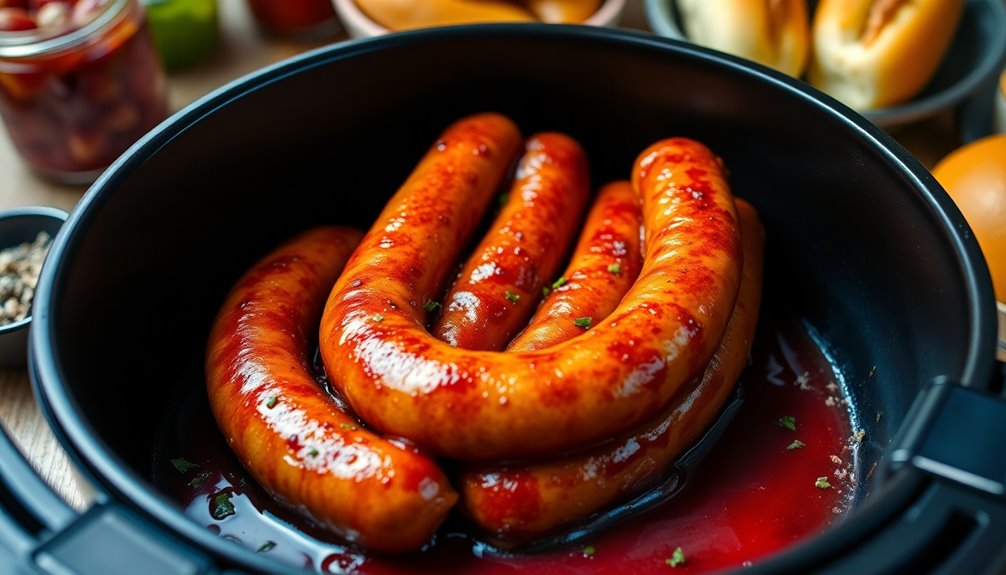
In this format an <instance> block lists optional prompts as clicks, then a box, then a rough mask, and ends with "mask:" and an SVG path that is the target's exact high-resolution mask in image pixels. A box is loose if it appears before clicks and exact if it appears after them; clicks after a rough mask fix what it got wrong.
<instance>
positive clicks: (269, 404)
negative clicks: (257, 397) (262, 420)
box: [265, 395, 276, 409]
mask: <svg viewBox="0 0 1006 575" xmlns="http://www.w3.org/2000/svg"><path fill="white" fill-rule="evenodd" d="M265 406H266V407H267V408H269V409H272V408H274V407H276V396H275V395H274V396H272V397H270V398H269V399H268V400H266V402H265Z"/></svg>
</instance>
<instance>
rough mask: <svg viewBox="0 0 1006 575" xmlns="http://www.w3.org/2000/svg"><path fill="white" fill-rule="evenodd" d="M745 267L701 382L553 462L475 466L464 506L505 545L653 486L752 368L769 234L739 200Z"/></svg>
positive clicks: (465, 473)
mask: <svg viewBox="0 0 1006 575" xmlns="http://www.w3.org/2000/svg"><path fill="white" fill-rule="evenodd" d="M737 211H738V215H739V217H740V220H741V233H742V243H743V248H744V266H743V276H742V279H741V287H740V295H739V297H738V299H737V305H736V306H735V307H734V311H733V315H732V316H731V318H730V322H729V323H728V324H727V330H726V333H725V334H724V336H723V340H722V341H721V342H720V345H719V349H718V350H717V351H716V353H715V355H713V358H712V360H711V361H710V363H709V366H708V367H707V368H706V371H705V373H704V374H703V375H702V377H701V378H700V379H699V380H698V382H697V383H696V385H694V386H693V387H692V388H691V389H688V390H687V391H686V392H684V393H683V394H682V395H681V396H680V399H677V400H676V401H675V402H674V403H673V404H672V406H671V407H670V408H669V409H668V410H667V411H665V412H664V413H663V414H662V415H661V416H659V417H658V418H656V419H654V420H653V421H652V422H650V423H648V424H646V425H645V426H643V428H642V429H640V430H637V431H635V432H631V433H628V434H625V435H623V436H622V437H619V438H617V439H616V440H615V441H612V442H610V443H606V444H603V445H601V446H598V447H596V448H592V449H590V450H589V451H587V452H584V453H580V454H576V455H573V456H569V457H565V458H562V459H558V460H556V461H551V462H543V463H530V464H509V465H507V464H504V465H485V464H481V465H469V466H466V467H464V468H462V470H461V472H460V478H459V487H458V489H459V491H460V492H461V506H462V507H461V508H462V510H463V512H464V513H465V514H466V515H468V516H469V517H470V518H471V519H472V521H474V522H475V524H477V525H478V526H479V527H481V528H482V529H484V530H486V531H487V532H489V533H490V534H492V535H493V536H495V537H496V538H498V539H499V540H500V542H502V543H506V542H507V541H513V542H520V541H522V540H526V539H529V538H535V537H540V536H542V535H545V534H547V533H549V532H551V531H554V530H556V529H557V528H559V527H562V526H563V525H565V524H568V523H569V522H571V521H574V520H575V519H577V518H582V517H585V516H588V515H590V514H591V513H594V512H596V511H599V510H602V509H605V508H607V507H610V506H611V505H613V504H615V503H617V502H618V501H621V500H625V499H626V498H627V497H629V496H631V495H634V494H636V493H639V492H640V491H641V489H643V488H645V487H647V486H649V485H652V484H653V482H654V481H655V480H657V479H658V478H660V477H661V476H662V475H663V474H664V473H665V472H666V470H667V469H668V468H669V467H670V466H671V465H672V464H673V463H674V460H675V459H677V458H678V457H679V456H680V455H681V454H682V453H683V452H684V450H685V449H686V448H688V447H689V446H690V445H691V444H692V443H694V442H695V440H696V439H698V438H699V436H700V435H701V434H702V432H703V431H704V430H705V429H706V428H707V427H708V425H709V423H710V422H711V421H712V420H713V418H714V417H715V415H716V413H717V412H718V411H719V409H720V408H721V407H722V405H723V403H724V402H725V401H726V399H727V398H728V397H729V396H730V393H731V392H732V391H733V389H734V386H735V384H736V382H737V380H738V379H739V377H740V375H741V372H742V371H743V370H744V367H745V366H746V365H747V358H748V352H749V351H750V348H751V343H752V341H753V339H754V333H755V327H756V325H757V323H758V309H759V302H760V300H761V285H762V259H763V258H762V256H763V245H764V239H765V232H764V229H763V227H762V225H761V222H760V221H759V219H758V214H757V213H756V212H755V210H754V208H753V207H751V205H750V204H748V203H747V202H744V201H742V200H738V201H737Z"/></svg>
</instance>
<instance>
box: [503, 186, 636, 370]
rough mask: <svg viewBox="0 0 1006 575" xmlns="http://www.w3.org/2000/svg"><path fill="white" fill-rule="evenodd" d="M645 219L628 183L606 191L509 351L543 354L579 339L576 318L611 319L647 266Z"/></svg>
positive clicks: (509, 346)
mask: <svg viewBox="0 0 1006 575" xmlns="http://www.w3.org/2000/svg"><path fill="white" fill-rule="evenodd" d="M642 220H643V212H642V206H641V205H640V201H639V194H637V193H636V192H635V190H633V189H632V185H631V184H630V183H629V182H627V181H619V182H612V183H610V184H608V185H606V186H604V187H603V188H602V189H601V191H600V192H599V193H598V196H597V199H596V200H595V201H594V205H593V206H592V207H591V209H590V213H589V214H588V215H587V220H586V222H584V224H583V231H582V232H581V233H580V240H579V242H578V243H577V245H576V249H575V250H574V251H573V256H572V258H570V262H569V265H568V266H567V267H566V270H565V271H564V272H563V273H562V274H561V275H560V276H559V277H558V278H557V279H556V281H555V282H552V283H551V284H550V285H547V286H546V288H545V289H546V290H548V292H547V294H546V295H545V299H544V301H543V302H542V303H541V305H540V306H539V307H538V309H537V311H535V313H534V316H533V317H532V318H531V321H530V322H529V323H528V325H527V327H526V328H525V329H524V331H522V332H521V333H520V334H519V335H518V336H517V337H516V338H514V339H513V341H511V342H510V344H509V345H508V346H507V350H509V351H533V350H536V349H544V348H546V347H549V346H552V345H555V344H557V343H559V342H561V341H566V340H568V339H571V338H573V337H576V336H577V335H579V334H581V333H582V332H583V328H581V327H579V326H577V325H576V324H575V323H574V320H575V319H577V318H582V317H589V318H591V320H592V321H598V322H600V321H601V320H602V319H603V318H606V317H608V315H609V314H610V313H611V312H612V311H614V310H615V308H616V307H617V306H618V302H620V301H622V297H623V296H625V294H626V293H627V292H628V291H629V288H630V287H632V284H633V282H635V281H636V277H637V276H638V275H639V270H640V268H641V267H642V265H643V252H642V250H641V246H640V240H641V235H640V234H641V233H642V226H643V221H642Z"/></svg>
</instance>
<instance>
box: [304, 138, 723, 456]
mask: <svg viewBox="0 0 1006 575" xmlns="http://www.w3.org/2000/svg"><path fill="white" fill-rule="evenodd" d="M480 146H481V147H484V148H485V149H486V152H480V151H479V150H480ZM450 149H451V147H450V146H447V147H446V148H444V150H443V151H438V150H437V149H436V148H435V149H434V151H432V152H431V153H430V154H429V155H428V156H427V158H425V159H424V160H423V161H422V162H421V164H420V167H419V168H418V169H417V171H416V172H414V173H413V174H412V175H411V176H410V178H409V180H408V181H406V183H405V184H404V185H403V186H402V188H401V189H400V190H399V191H398V192H397V193H396V195H395V196H394V197H393V198H392V199H391V201H390V203H389V204H388V207H387V208H386V209H385V211H384V212H383V213H382V214H381V216H380V217H379V218H378V220H377V222H376V224H375V225H374V227H373V228H371V231H370V232H369V233H368V234H367V235H366V236H365V237H364V239H363V241H362V242H361V245H360V248H359V249H358V250H357V252H356V253H355V255H354V257H353V258H352V259H351V260H350V262H349V263H348V264H347V266H346V270H345V272H344V273H343V275H342V276H341V277H340V279H339V281H338V282H337V283H336V285H335V288H334V289H333V291H332V294H331V295H330V297H329V300H328V303H327V305H326V309H325V312H324V314H323V316H322V323H321V332H320V347H321V354H322V358H323V360H324V363H325V369H326V370H327V372H328V374H329V377H330V378H331V381H332V382H333V385H334V386H335V387H336V388H338V389H339V390H340V392H341V393H343V394H344V395H345V396H346V397H347V399H348V401H349V402H350V404H351V405H352V407H353V408H354V410H355V411H356V412H357V413H358V414H359V415H360V417H362V418H363V419H364V420H365V421H367V422H368V423H370V424H371V425H373V426H374V427H375V428H377V429H379V430H382V431H384V432H388V433H392V434H394V435H400V436H403V437H407V438H409V439H410V440H412V441H414V442H415V443H417V444H418V445H422V446H424V447H428V448H430V449H432V450H433V451H434V452H436V453H439V454H442V455H447V456H450V457H454V458H458V459H463V460H502V459H506V458H516V457H533V456H541V455H547V454H554V453H557V452H562V451H564V450H568V449H572V448H577V447H583V446H586V445H589V444H591V443H593V442H596V441H599V440H601V439H604V438H606V437H610V436H612V435H613V434H617V433H620V432H623V431H626V430H628V429H631V428H632V427H633V426H635V425H638V424H640V423H642V422H643V421H645V420H646V419H647V418H649V417H653V416H655V415H656V414H657V413H658V412H659V411H660V410H661V409H663V408H664V407H665V406H666V405H667V403H668V402H669V401H670V400H671V398H672V397H673V396H674V395H675V394H676V393H677V392H678V391H679V390H680V388H681V387H682V386H683V385H685V384H686V383H687V382H688V381H690V380H691V378H692V377H693V376H694V375H695V374H696V373H698V372H699V370H700V369H703V368H704V366H705V365H706V364H707V363H708V361H709V358H710V357H711V356H712V354H713V351H714V350H715V349H716V347H717V346H718V344H719V341H720V339H721V337H722V334H723V331H724V328H725V327H726V322H727V319H728V318H729V316H730V313H731V312H732V309H733V304H734V300H735V298H736V295H737V289H738V285H739V281H740V260H741V255H740V240H739V234H738V230H737V222H736V214H735V212H734V205H733V198H732V196H731V194H730V191H729V188H728V186H727V184H726V181H725V179H724V175H723V171H722V168H721V166H720V164H719V161H718V159H717V158H716V157H715V156H714V155H713V154H712V152H710V151H709V150H708V149H707V148H706V147H705V146H703V145H701V144H699V143H697V142H694V141H690V140H684V139H671V140H665V141H663V142H660V143H658V144H656V145H654V146H653V147H651V148H650V149H648V150H646V151H645V152H644V153H643V154H642V155H641V156H640V160H639V161H638V165H637V167H636V168H635V169H634V172H635V173H634V174H633V182H634V185H636V186H637V188H638V189H639V190H640V192H641V194H642V198H643V218H644V222H645V224H646V228H647V230H648V231H647V237H646V254H645V257H644V261H645V263H644V266H643V270H642V272H641V273H640V276H639V278H638V280H637V281H636V283H635V284H634V285H633V287H632V289H631V290H630V291H629V293H628V294H627V295H626V297H625V299H624V300H623V301H622V302H621V304H620V305H619V307H618V308H617V309H616V310H615V311H614V312H613V313H612V314H611V315H610V316H609V317H608V318H607V319H606V320H605V321H604V322H600V323H599V324H596V327H595V326H591V327H590V329H588V330H586V331H585V333H584V334H582V335H581V336H578V337H576V338H573V339H571V340H569V341H567V342H564V343H561V344H559V345H557V346H554V347H551V348H548V349H545V350H540V351H535V352H522V353H500V352H484V351H482V352H480V351H470V350H460V349H457V348H453V347H451V346H449V345H448V344H446V343H444V342H441V341H439V340H437V339H435V338H433V337H432V336H431V335H430V334H429V333H427V332H426V330H425V329H423V324H424V320H425V317H424V313H423V306H424V302H425V301H426V300H427V299H429V298H431V297H435V296H434V294H435V293H436V287H437V285H438V284H439V283H441V281H442V278H443V277H444V274H445V272H446V270H447V269H448V268H449V267H450V265H451V262H452V261H453V260H454V258H455V256H456V255H457V249H456V248H454V249H449V248H450V247H451V246H456V245H458V244H460V243H462V242H461V241H459V239H460V238H463V237H465V234H464V233H462V231H460V230H461V229H462V228H463V227H464V226H463V225H461V224H462V222H464V221H465V218H463V217H459V216H462V215H468V214H470V212H469V211H468V206H471V205H472V204H479V203H481V202H480V199H481V198H482V197H484V196H487V195H488V192H484V191H480V189H481V188H482V187H485V186H482V185H481V182H482V178H480V177H479V174H480V173H481V172H480V171H479V169H478V166H479V164H480V163H485V162H486V160H485V157H486V156H494V155H496V153H497V152H496V150H495V147H494V146H489V145H486V144H485V143H482V144H479V145H475V146H474V147H470V148H469V149H467V150H466V151H465V152H464V154H466V155H467V158H466V161H464V162H461V163H460V164H451V165H452V166H453V167H452V169H453V170H454V171H455V172H456V173H455V174H452V175H450V177H447V174H446V173H445V172H446V171H447V170H445V169H444V168H442V167H438V166H441V163H438V162H437V161H436V160H435V159H436V157H437V155H438V154H448V153H449V150H450ZM483 205H484V203H483ZM468 219H477V218H468ZM378 315H379V316H381V317H382V318H383V321H381V322H377V321H374V319H373V318H374V317H375V316H378Z"/></svg>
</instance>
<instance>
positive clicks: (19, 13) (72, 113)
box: [0, 0, 167, 183]
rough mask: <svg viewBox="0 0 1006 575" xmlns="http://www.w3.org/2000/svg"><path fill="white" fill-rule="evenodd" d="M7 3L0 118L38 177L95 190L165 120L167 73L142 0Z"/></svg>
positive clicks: (1, 16)
mask: <svg viewBox="0 0 1006 575" xmlns="http://www.w3.org/2000/svg"><path fill="white" fill-rule="evenodd" d="M19 1H20V4H21V5H20V6H18V5H14V6H11V4H12V2H14V3H17V2H19ZM4 5H5V6H6V7H4V8H0V116H2V117H3V121H4V124H5V125H6V127H7V134H8V135H9V136H10V139H11V141H12V142H13V143H14V147H15V148H16V149H17V150H18V152H19V153H20V154H21V156H22V158H23V159H24V161H25V162H26V163H27V164H28V165H29V166H30V167H31V168H32V169H33V170H35V171H36V172H38V173H39V174H41V175H42V176H44V177H47V178H49V179H52V180H55V181H59V182H63V183H87V182H89V181H91V180H93V179H94V178H95V177H97V175H98V174H100V173H101V171H102V170H103V169H104V168H105V167H107V166H108V165H109V164H110V163H111V162H112V161H113V160H114V159H115V158H116V157H118V156H119V154H121V153H122V152H123V151H124V150H125V149H126V148H128V147H129V146H130V145H131V144H132V143H133V142H135V141H136V140H137V139H138V138H139V137H140V136H141V135H143V134H144V133H146V132H147V131H148V130H149V129H150V128H152V127H154V126H155V125H156V124H157V123H159V122H160V121H161V120H163V119H164V118H165V116H166V115H167V94H166V85H165V79H164V71H163V69H162V67H161V63H160V61H159V59H158V57H157V55H156V53H155V52H154V47H153V44H152V43H151V40H150V35H149V33H148V31H147V25H146V20H145V14H144V11H143V7H142V6H141V5H140V4H139V2H138V1H137V0H57V1H53V0H8V1H7V2H5V4H4Z"/></svg>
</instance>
